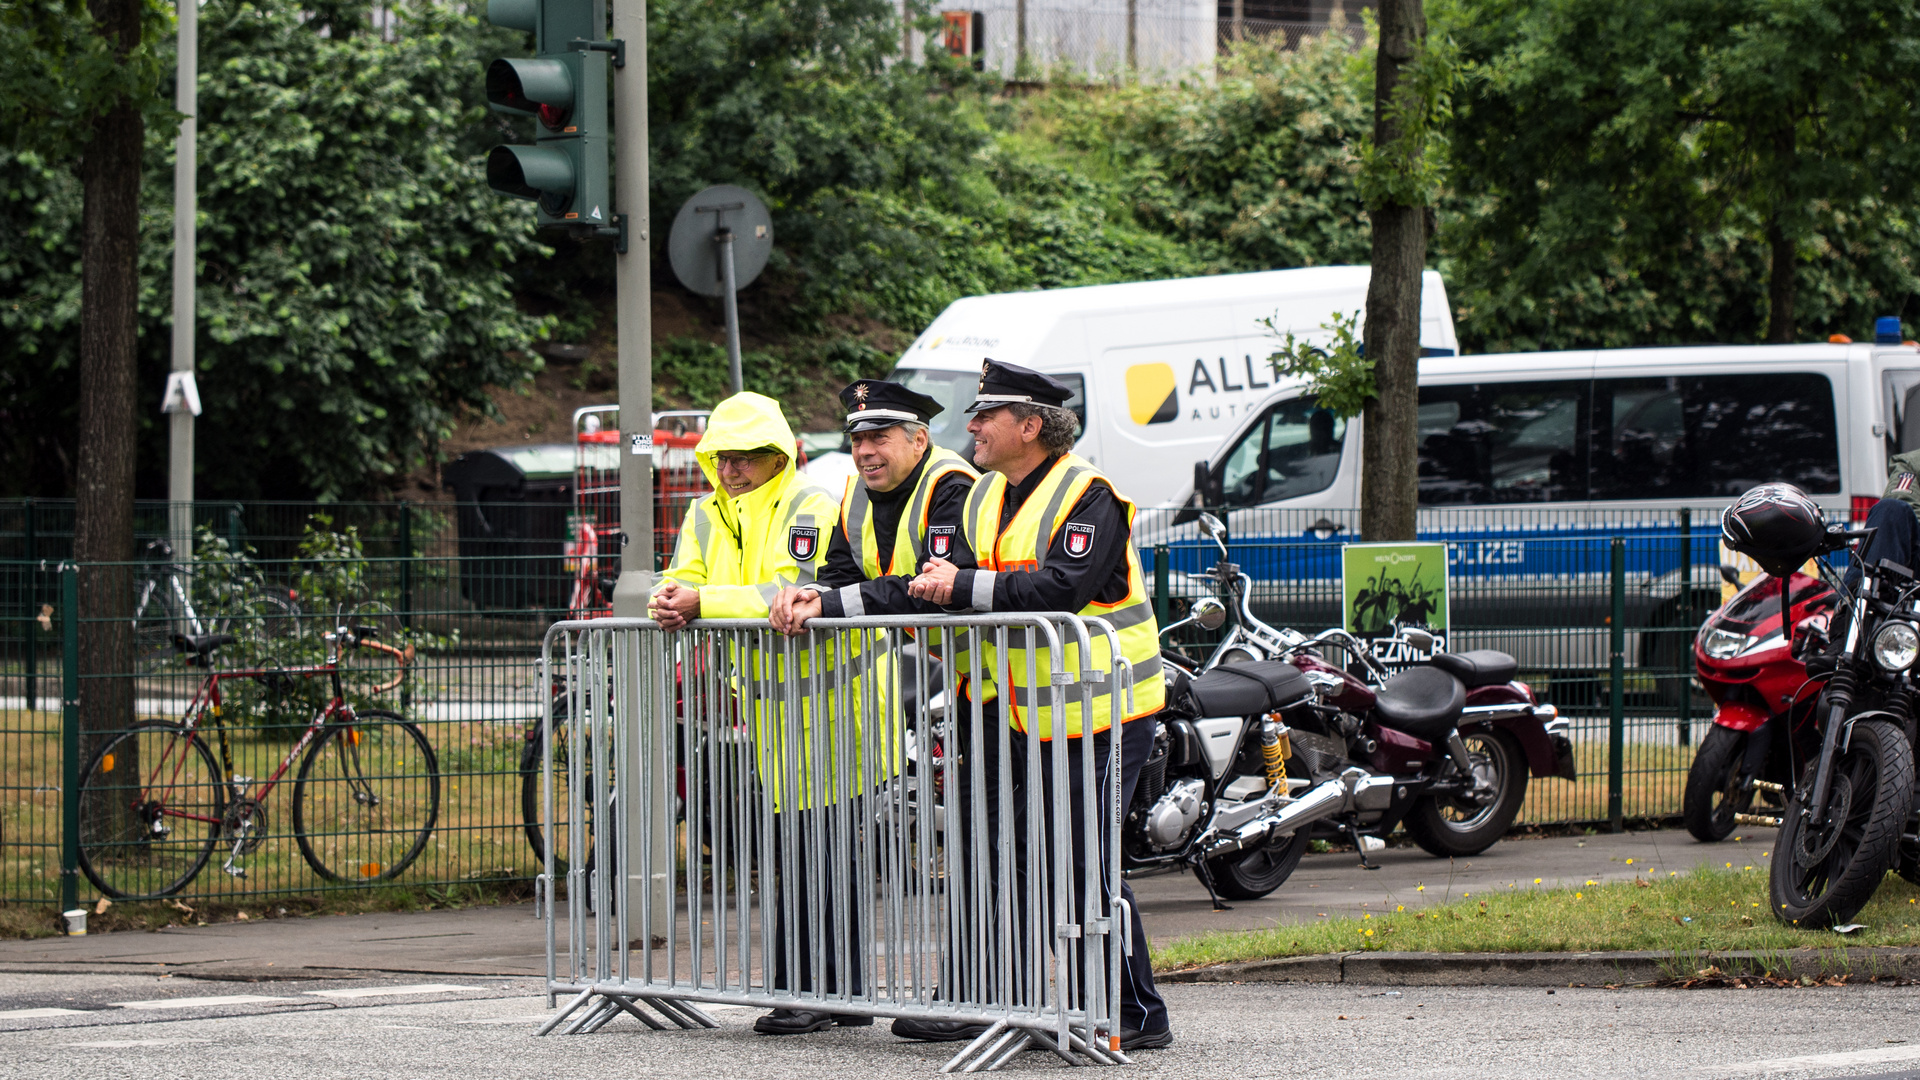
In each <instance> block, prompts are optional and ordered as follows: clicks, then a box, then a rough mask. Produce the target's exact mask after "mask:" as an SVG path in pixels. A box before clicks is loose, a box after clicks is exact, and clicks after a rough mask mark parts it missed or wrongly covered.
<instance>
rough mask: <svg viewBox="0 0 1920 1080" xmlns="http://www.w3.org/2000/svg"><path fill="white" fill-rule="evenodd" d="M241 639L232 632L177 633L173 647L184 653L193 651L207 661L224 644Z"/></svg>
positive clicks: (202, 661)
mask: <svg viewBox="0 0 1920 1080" xmlns="http://www.w3.org/2000/svg"><path fill="white" fill-rule="evenodd" d="M239 640H240V639H239V638H237V637H234V636H233V635H232V634H175V635H173V647H174V648H175V649H177V650H179V651H180V652H183V653H193V654H195V655H196V656H198V657H199V658H200V661H201V663H203V664H204V663H205V662H206V660H207V658H208V657H209V656H211V655H212V654H213V650H215V649H217V648H219V647H220V646H222V645H231V644H233V643H234V642H236V641H239Z"/></svg>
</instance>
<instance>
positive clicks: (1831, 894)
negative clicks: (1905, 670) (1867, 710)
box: [1767, 720, 1913, 927]
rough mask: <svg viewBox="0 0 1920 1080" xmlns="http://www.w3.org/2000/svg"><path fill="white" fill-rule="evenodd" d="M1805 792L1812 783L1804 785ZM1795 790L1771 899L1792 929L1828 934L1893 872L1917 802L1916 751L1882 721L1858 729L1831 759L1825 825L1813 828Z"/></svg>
mask: <svg viewBox="0 0 1920 1080" xmlns="http://www.w3.org/2000/svg"><path fill="white" fill-rule="evenodd" d="M1799 787H1800V789H1810V788H1811V787H1812V784H1811V783H1810V782H1809V781H1808V780H1806V779H1805V778H1803V779H1802V781H1801V784H1800V786H1799ZM1800 799H1801V797H1800V795H1799V794H1798V789H1797V790H1796V793H1795V795H1794V797H1793V799H1792V800H1791V801H1789V802H1788V803H1787V808H1786V811H1785V812H1784V813H1782V815H1781V818H1780V835H1779V837H1778V838H1777V839H1776V840H1775V841H1774V844H1773V849H1774V850H1773V869H1772V871H1771V872H1770V873H1769V874H1768V882H1767V884H1768V895H1769V896H1770V897H1771V898H1772V901H1773V914H1774V917H1775V918H1777V919H1779V920H1780V921H1781V922H1783V923H1786V924H1787V925H1789V926H1803V927H1826V926H1832V925H1834V924H1835V923H1842V922H1845V921H1847V920H1848V919H1851V918H1853V916H1854V915H1856V914H1858V913H1859V911H1860V909H1861V908H1863V907H1865V906H1867V901H1868V900H1870V899H1872V898H1873V891H1874V890H1875V889H1877V888H1879V887H1880V879H1881V878H1882V877H1884V876H1885V875H1886V872H1887V870H1888V869H1889V868H1890V867H1892V865H1893V863H1894V858H1895V856H1896V855H1897V854H1898V851H1899V845H1900V830H1901V828H1902V827H1903V826H1904V825H1905V824H1906V820H1907V811H1908V809H1909V808H1910V806H1911V804H1912V801H1913V747H1911V746H1910V745H1908V743H1907V736H1906V733H1905V732H1903V731H1901V730H1900V729H1899V728H1896V727H1894V726H1893V725H1892V724H1889V723H1886V722H1884V721H1880V720H1861V721H1858V722H1856V723H1855V724H1854V725H1853V737H1852V738H1851V739H1850V740H1849V742H1848V744H1847V749H1846V751H1845V752H1844V753H1840V754H1837V755H1835V757H1834V760H1833V784H1832V791H1831V792H1830V793H1829V794H1828V796H1827V813H1826V820H1824V821H1821V822H1818V823H1810V822H1808V821H1807V820H1805V815H1803V814H1802V813H1801V805H1802V804H1801V801H1800Z"/></svg>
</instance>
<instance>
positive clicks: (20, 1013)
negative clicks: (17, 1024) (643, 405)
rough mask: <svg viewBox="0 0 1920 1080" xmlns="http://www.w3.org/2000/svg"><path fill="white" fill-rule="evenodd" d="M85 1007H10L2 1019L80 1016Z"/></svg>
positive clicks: (0, 1014) (1, 1016)
mask: <svg viewBox="0 0 1920 1080" xmlns="http://www.w3.org/2000/svg"><path fill="white" fill-rule="evenodd" d="M85 1011H86V1010H85V1009H8V1010H7V1011H5V1012H0V1020H38V1019H40V1018H41V1017H43V1016H78V1015H79V1014H80V1013H83V1012H85Z"/></svg>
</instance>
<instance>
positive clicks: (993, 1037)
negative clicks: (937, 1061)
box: [940, 1020, 1007, 1073]
mask: <svg viewBox="0 0 1920 1080" xmlns="http://www.w3.org/2000/svg"><path fill="white" fill-rule="evenodd" d="M1006 1030H1007V1022H1006V1021H1005V1020H995V1021H994V1022H993V1023H992V1024H991V1025H990V1026H989V1027H988V1028H987V1030H985V1031H983V1032H981V1033H980V1034H979V1035H977V1036H975V1037H974V1040H973V1041H972V1042H970V1043H968V1044H967V1045H965V1046H963V1047H961V1048H960V1052H959V1053H957V1054H955V1055H953V1057H951V1058H949V1059H947V1063H946V1064H945V1065H942V1066H940V1071H941V1072H943V1073H950V1072H953V1071H954V1070H955V1069H960V1068H963V1066H964V1063H965V1062H967V1061H968V1059H970V1058H972V1057H973V1056H974V1055H975V1054H976V1053H977V1052H979V1050H980V1049H981V1048H982V1047H984V1046H986V1045H987V1044H988V1043H990V1042H996V1041H997V1040H998V1039H999V1038H1000V1036H1001V1033H1003V1032H1005V1031H1006ZM967 1071H969V1072H971V1071H972V1070H971V1069H968V1070H967Z"/></svg>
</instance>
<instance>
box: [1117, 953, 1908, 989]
mask: <svg viewBox="0 0 1920 1080" xmlns="http://www.w3.org/2000/svg"><path fill="white" fill-rule="evenodd" d="M1709 967H1713V968H1718V969H1719V972H1718V973H1716V974H1721V975H1725V976H1728V977H1738V976H1741V975H1759V974H1762V973H1766V974H1770V975H1773V976H1776V977H1782V978H1799V977H1801V976H1808V977H1812V978H1824V977H1827V976H1831V975H1850V976H1863V977H1867V978H1883V979H1897V980H1902V981H1912V980H1920V949H1915V948H1859V949H1796V950H1792V951H1785V950H1782V951H1778V952H1768V951H1765V950H1745V949H1741V950H1728V951H1725V952H1685V953H1682V952H1671V951H1669V952H1651V951H1648V952H1590V953H1549V952H1531V953H1413V952H1351V953H1330V954H1326V955H1322V956H1287V957H1278V958H1275V959H1272V960H1252V961H1247V962H1244V963H1236V964H1213V965H1209V966H1207V967H1198V968H1183V969H1181V970H1178V971H1168V972H1159V973H1155V975H1154V981H1155V982H1160V983H1353V984H1356V985H1361V986H1556V987H1557V986H1632V985H1644V984H1648V983H1654V982H1660V981H1663V980H1673V979H1686V978H1692V977H1694V976H1695V975H1696V973H1698V972H1700V971H1702V970H1704V969H1706V968H1709Z"/></svg>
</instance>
